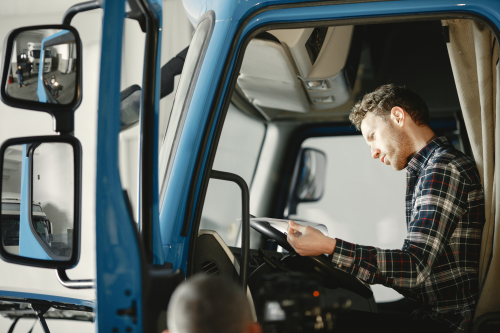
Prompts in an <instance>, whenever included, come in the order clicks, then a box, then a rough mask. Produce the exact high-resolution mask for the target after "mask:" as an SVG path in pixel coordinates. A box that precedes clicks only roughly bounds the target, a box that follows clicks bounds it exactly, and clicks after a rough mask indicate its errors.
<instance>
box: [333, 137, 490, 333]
mask: <svg viewBox="0 0 500 333" xmlns="http://www.w3.org/2000/svg"><path fill="white" fill-rule="evenodd" d="M406 180H407V187H406V225H407V230H408V233H407V236H406V239H405V240H404V244H403V247H402V249H401V250H382V249H379V248H376V247H371V246H363V245H357V244H351V243H348V242H346V241H343V240H341V239H337V245H336V247H335V251H334V252H333V255H332V262H333V263H334V265H335V266H336V267H338V268H340V269H342V270H344V271H346V272H348V273H350V274H353V275H355V276H357V277H358V278H359V279H361V280H362V281H364V282H366V283H368V284H383V285H384V286H386V287H391V288H393V289H395V290H397V291H398V292H400V293H401V294H403V295H404V296H406V297H408V298H411V299H413V300H416V301H417V302H419V303H421V304H422V305H423V308H421V309H419V310H417V311H415V312H414V313H413V316H414V317H415V318H417V319H420V318H424V317H430V318H433V319H435V320H439V321H445V322H447V323H449V325H450V327H451V328H452V329H453V330H454V331H455V332H465V331H466V329H467V326H468V323H469V322H470V321H471V320H472V318H473V315H474V310H475V308H476V302H477V296H478V269H479V251H480V246H481V231H482V228H483V224H484V219H485V217H484V197H483V190H482V187H481V180H480V178H479V174H478V171H477V168H476V164H475V163H474V161H473V160H472V159H471V158H469V157H467V156H465V155H464V154H463V153H461V152H460V151H458V150H456V149H455V148H454V147H453V146H452V145H450V144H449V143H448V141H447V140H446V138H445V137H440V138H438V139H435V140H433V141H432V142H431V143H429V144H428V145H427V146H425V147H424V148H422V149H421V150H420V151H419V152H418V153H417V155H415V156H414V157H413V158H412V159H411V161H410V162H409V163H408V166H407V177H406Z"/></svg>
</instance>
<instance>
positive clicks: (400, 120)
mask: <svg viewBox="0 0 500 333" xmlns="http://www.w3.org/2000/svg"><path fill="white" fill-rule="evenodd" d="M391 120H392V121H393V122H394V125H396V126H399V127H403V126H404V124H405V121H406V112H405V110H403V109H402V108H400V107H399V106H395V107H393V108H392V109H391Z"/></svg>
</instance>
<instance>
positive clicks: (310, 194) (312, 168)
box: [285, 148, 326, 216]
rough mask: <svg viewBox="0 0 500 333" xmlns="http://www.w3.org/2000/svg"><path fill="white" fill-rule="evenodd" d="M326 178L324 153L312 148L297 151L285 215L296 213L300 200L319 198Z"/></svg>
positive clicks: (306, 200)
mask: <svg viewBox="0 0 500 333" xmlns="http://www.w3.org/2000/svg"><path fill="white" fill-rule="evenodd" d="M325 179H326V155H325V153H323V152H322V151H319V150H317V149H312V148H302V149H301V150H300V151H299V154H298V158H297V161H296V162H295V167H294V171H293V177H292V183H291V187H290V195H289V198H288V205H287V209H286V214H285V215H286V216H289V215H294V214H297V205H298V204H299V203H300V202H313V201H318V200H319V199H321V197H322V195H323V189H324V187H325Z"/></svg>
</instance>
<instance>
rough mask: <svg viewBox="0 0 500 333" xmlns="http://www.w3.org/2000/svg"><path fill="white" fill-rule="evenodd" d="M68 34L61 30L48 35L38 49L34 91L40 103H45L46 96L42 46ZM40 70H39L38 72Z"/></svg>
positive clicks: (66, 31)
mask: <svg viewBox="0 0 500 333" xmlns="http://www.w3.org/2000/svg"><path fill="white" fill-rule="evenodd" d="M66 33H68V30H61V31H59V32H56V33H55V34H53V35H50V36H49V37H45V38H44V39H43V40H42V46H41V47H40V62H39V63H38V87H37V90H36V93H37V95H38V101H39V102H41V103H47V94H46V92H45V88H44V86H43V72H44V70H45V50H44V45H45V43H46V42H47V41H49V40H51V39H54V38H56V37H59V36H62V35H64V34H66ZM40 69H41V70H40Z"/></svg>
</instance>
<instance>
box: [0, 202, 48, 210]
mask: <svg viewBox="0 0 500 333" xmlns="http://www.w3.org/2000/svg"><path fill="white" fill-rule="evenodd" d="M20 207H21V205H20V204H19V203H17V202H2V211H4V210H8V211H11V212H19V211H20V210H21V208H20ZM33 212H34V213H43V211H42V207H41V206H40V205H33Z"/></svg>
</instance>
